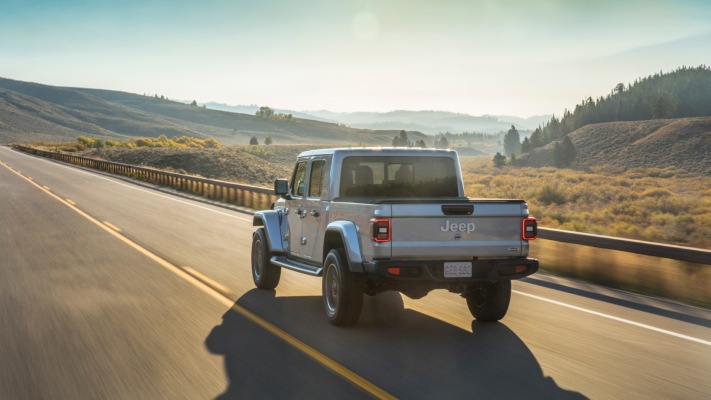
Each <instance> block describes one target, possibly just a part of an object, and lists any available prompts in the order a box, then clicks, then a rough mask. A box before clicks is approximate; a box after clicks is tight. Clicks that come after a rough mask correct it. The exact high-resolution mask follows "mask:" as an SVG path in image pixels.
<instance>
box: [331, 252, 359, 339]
mask: <svg viewBox="0 0 711 400" xmlns="http://www.w3.org/2000/svg"><path fill="white" fill-rule="evenodd" d="M323 267H324V268H323V284H322V289H323V307H324V309H325V310H326V316H327V317H328V320H329V321H330V322H331V324H333V325H336V326H349V325H353V324H355V323H356V322H357V321H358V317H360V310H361V308H362V306H363V294H364V290H365V289H364V286H365V277H364V276H363V275H360V274H353V273H351V271H350V269H349V268H348V265H347V264H346V256H345V254H344V252H343V249H333V250H331V251H329V252H328V255H327V256H326V259H325V260H324V263H323Z"/></svg>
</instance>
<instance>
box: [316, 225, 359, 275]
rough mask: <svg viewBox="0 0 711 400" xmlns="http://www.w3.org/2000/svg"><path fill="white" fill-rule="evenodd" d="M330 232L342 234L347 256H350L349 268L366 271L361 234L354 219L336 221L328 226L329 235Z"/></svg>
mask: <svg viewBox="0 0 711 400" xmlns="http://www.w3.org/2000/svg"><path fill="white" fill-rule="evenodd" d="M329 233H331V234H333V233H336V234H338V235H340V237H341V240H342V242H343V248H344V250H345V252H346V257H347V258H348V260H347V262H348V268H349V269H350V270H351V272H355V273H365V269H363V253H362V251H361V246H360V234H359V232H358V227H357V226H356V224H355V223H354V222H353V221H334V222H331V223H330V224H328V226H327V227H326V236H328V235H329ZM324 244H325V243H324Z"/></svg>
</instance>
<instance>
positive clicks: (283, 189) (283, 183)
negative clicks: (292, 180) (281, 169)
mask: <svg viewBox="0 0 711 400" xmlns="http://www.w3.org/2000/svg"><path fill="white" fill-rule="evenodd" d="M287 193H289V181H287V180H286V179H277V180H275V181H274V194H276V195H277V196H284V195H285V194H287Z"/></svg>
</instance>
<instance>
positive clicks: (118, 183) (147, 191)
mask: <svg viewBox="0 0 711 400" xmlns="http://www.w3.org/2000/svg"><path fill="white" fill-rule="evenodd" d="M22 155H25V154H22ZM27 157H29V155H27ZM38 160H40V161H44V162H46V163H49V164H52V165H57V166H60V167H62V168H66V169H69V170H71V171H75V172H80V173H82V174H86V175H89V176H93V177H95V178H99V179H103V180H105V181H109V182H113V183H115V184H117V185H121V186H125V187H127V188H131V189H133V190H138V191H139V192H144V193H148V194H152V195H154V196H158V197H162V198H164V199H168V200H173V201H176V202H178V203H182V204H186V205H189V206H192V207H195V208H199V209H201V210H206V211H210V212H213V213H215V214H219V215H224V216H226V217H230V218H235V219H239V220H242V221H247V222H252V220H251V219H248V218H242V217H238V216H236V215H233V214H228V213H225V212H221V211H217V210H213V209H211V208H207V207H203V206H199V205H197V204H193V203H190V202H187V201H183V200H178V199H176V198H173V197H170V196H164V195H162V194H158V193H155V192H153V191H150V190H145V189H141V188H137V187H135V186H133V185H128V184H125V183H122V182H117V181H116V180H114V179H110V178H107V177H105V176H101V175H98V174H94V173H91V172H87V171H82V170H81V169H78V168H72V167H70V166H68V165H63V164H61V163H53V162H51V161H49V160H45V159H43V158H38Z"/></svg>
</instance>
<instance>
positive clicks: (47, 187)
mask: <svg viewBox="0 0 711 400" xmlns="http://www.w3.org/2000/svg"><path fill="white" fill-rule="evenodd" d="M42 187H43V188H45V189H47V190H51V189H50V188H49V187H47V186H42Z"/></svg>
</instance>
